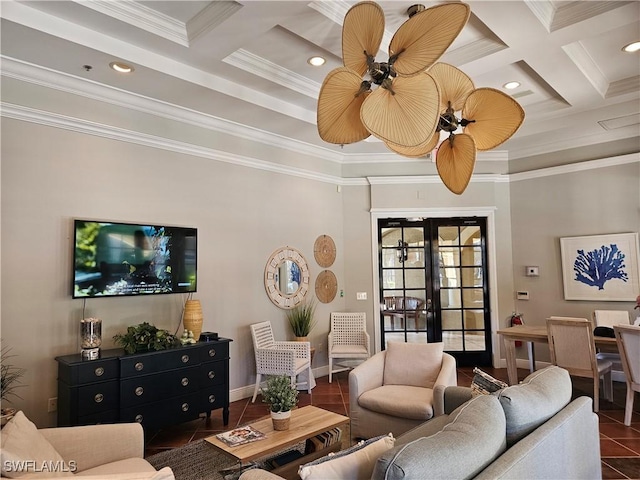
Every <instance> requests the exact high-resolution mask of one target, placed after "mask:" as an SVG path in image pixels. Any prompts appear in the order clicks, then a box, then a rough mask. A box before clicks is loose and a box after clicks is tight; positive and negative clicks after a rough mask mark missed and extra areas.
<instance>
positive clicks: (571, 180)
mask: <svg viewBox="0 0 640 480" xmlns="http://www.w3.org/2000/svg"><path fill="white" fill-rule="evenodd" d="M625 158H629V159H631V160H632V162H631V163H627V164H622V165H617V166H611V167H603V168H597V169H593V170H587V171H578V172H573V173H561V174H555V175H548V176H541V177H538V178H528V179H527V178H526V177H525V178H524V179H522V180H517V181H512V182H511V184H510V186H511V209H512V216H511V227H512V235H513V265H514V279H515V287H516V289H518V290H526V291H528V292H529V296H530V299H529V300H528V301H523V300H519V301H517V302H516V308H517V309H518V311H520V312H522V313H523V314H524V321H525V323H526V324H528V325H544V322H545V319H546V318H547V317H549V316H551V315H559V316H572V317H586V318H591V313H592V312H593V310H596V309H612V310H627V311H628V312H630V313H631V314H632V318H633V319H635V316H636V314H637V312H638V311H637V310H635V312H634V310H633V306H634V302H586V301H575V300H570V301H565V300H564V291H563V285H562V270H561V263H560V238H561V237H576V236H584V235H599V234H606V233H625V232H638V231H640V162H639V161H638V160H640V155H638V154H634V155H630V156H627V157H625ZM552 172H554V170H551V171H550V172H549V173H552ZM555 172H557V169H556V170H555ZM516 179H517V177H516ZM527 265H537V266H539V267H540V270H539V273H540V276H539V277H527V276H525V266H527ZM638 294H640V292H638ZM536 351H537V353H538V358H539V359H540V360H548V359H549V356H548V349H547V348H546V347H545V346H544V345H539V346H538V347H537V350H536Z"/></svg>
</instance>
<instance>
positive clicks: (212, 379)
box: [200, 362, 227, 387]
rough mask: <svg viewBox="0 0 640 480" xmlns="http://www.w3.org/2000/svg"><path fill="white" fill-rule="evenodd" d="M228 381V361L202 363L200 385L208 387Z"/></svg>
mask: <svg viewBox="0 0 640 480" xmlns="http://www.w3.org/2000/svg"><path fill="white" fill-rule="evenodd" d="M226 381H227V362H209V363H203V364H202V365H200V382H201V383H200V385H201V386H203V387H208V386H211V385H221V384H223V383H225V382H226Z"/></svg>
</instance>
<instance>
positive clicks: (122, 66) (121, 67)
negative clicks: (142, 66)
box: [109, 62, 135, 73]
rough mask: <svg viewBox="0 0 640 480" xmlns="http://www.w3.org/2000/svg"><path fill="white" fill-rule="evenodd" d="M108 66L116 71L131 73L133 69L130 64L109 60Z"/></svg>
mask: <svg viewBox="0 0 640 480" xmlns="http://www.w3.org/2000/svg"><path fill="white" fill-rule="evenodd" d="M109 66H110V67H111V69H112V70H115V71H116V72H118V73H131V72H133V71H134V70H135V69H134V68H133V67H132V66H131V65H127V64H126V63H122V62H111V63H110V64H109Z"/></svg>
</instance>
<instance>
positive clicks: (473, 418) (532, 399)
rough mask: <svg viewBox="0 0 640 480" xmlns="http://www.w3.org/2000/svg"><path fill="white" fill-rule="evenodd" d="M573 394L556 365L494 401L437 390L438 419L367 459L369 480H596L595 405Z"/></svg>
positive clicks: (268, 479) (253, 478)
mask: <svg viewBox="0 0 640 480" xmlns="http://www.w3.org/2000/svg"><path fill="white" fill-rule="evenodd" d="M571 391H572V389H571V379H570V377H569V374H568V373H567V371H566V370H564V369H561V368H559V367H556V366H550V367H547V368H545V369H542V370H539V371H537V372H534V373H532V374H531V375H529V376H528V377H527V378H526V379H525V380H523V381H522V382H521V383H520V384H518V385H514V386H510V387H507V388H505V389H503V390H501V391H499V392H496V393H495V394H492V395H479V396H476V397H473V398H472V397H471V391H470V389H469V388H463V387H442V388H436V391H435V393H434V395H435V396H436V398H437V399H438V401H437V402H436V404H437V409H438V412H437V413H441V415H440V416H437V417H435V418H433V419H432V420H430V421H427V422H424V423H423V424H422V425H420V426H418V427H416V428H414V429H412V430H410V431H408V432H406V433H404V434H403V435H401V436H399V437H398V438H397V440H396V442H395V446H393V447H392V448H390V449H388V450H386V451H385V452H384V453H382V454H381V455H379V456H378V457H376V458H375V459H373V460H372V461H373V462H374V464H373V465H370V466H369V468H370V470H369V471H370V472H371V474H370V475H369V476H370V478H372V479H374V480H382V479H385V480H394V479H416V480H422V479H425V478H430V479H447V480H454V479H470V478H475V479H482V480H489V479H491V480H494V479H522V480H524V479H527V480H528V479H554V480H555V479H574V480H577V479H600V478H602V471H601V462H600V439H599V430H598V417H597V415H596V414H594V413H593V411H592V405H593V400H592V399H591V398H588V397H579V398H577V399H575V400H573V401H571ZM460 402H462V404H460ZM450 409H453V410H450ZM350 455H353V454H350ZM350 455H347V456H345V457H343V459H344V458H348V457H349V456H350ZM324 461H325V462H327V463H328V464H330V463H331V462H332V461H336V460H331V459H328V458H325V459H324ZM338 461H344V460H340V459H338ZM365 461H366V460H365ZM316 462H320V463H321V462H322V460H320V461H316ZM364 468H365V466H362V467H361V470H360V471H362V469H364ZM352 471H356V470H355V469H352ZM278 478H279V477H277V476H275V475H272V474H271V473H269V472H267V471H264V470H248V471H246V472H245V473H243V474H242V476H241V477H240V480H275V479H278ZM316 478H322V477H316ZM331 478H335V477H332V476H329V475H325V476H324V478H323V480H330V479H331ZM348 478H351V477H346V476H342V477H341V478H340V480H348ZM353 478H358V477H353ZM367 478H368V477H367ZM307 480H311V478H310V477H309V478H307Z"/></svg>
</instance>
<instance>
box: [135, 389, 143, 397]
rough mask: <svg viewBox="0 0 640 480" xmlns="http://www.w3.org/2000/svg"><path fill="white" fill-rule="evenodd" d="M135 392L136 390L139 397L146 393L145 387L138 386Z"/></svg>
mask: <svg viewBox="0 0 640 480" xmlns="http://www.w3.org/2000/svg"><path fill="white" fill-rule="evenodd" d="M135 392H136V395H137V396H138V397H139V396H141V395H142V394H143V393H144V388H142V387H137V388H136V390H135Z"/></svg>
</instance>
